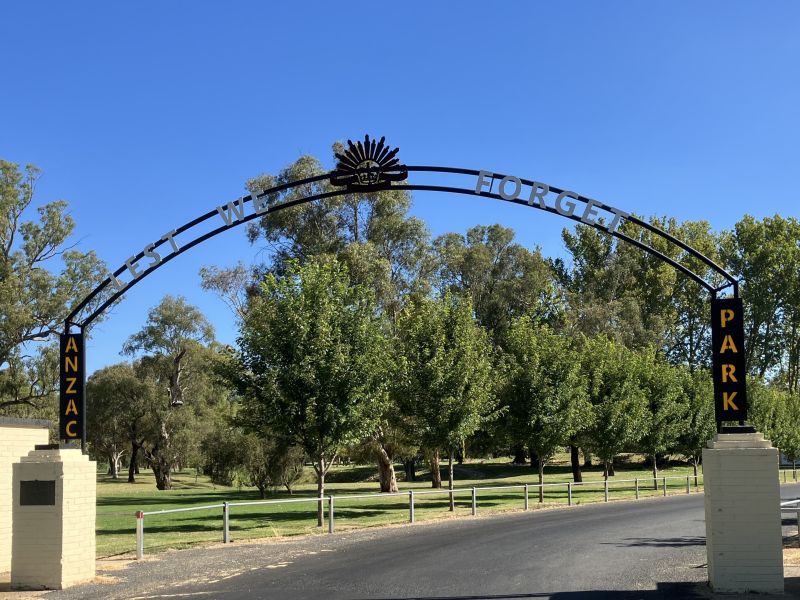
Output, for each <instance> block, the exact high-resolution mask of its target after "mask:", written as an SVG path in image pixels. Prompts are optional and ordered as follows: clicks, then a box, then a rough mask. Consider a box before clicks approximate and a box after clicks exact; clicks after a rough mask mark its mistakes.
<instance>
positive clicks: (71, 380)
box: [64, 377, 78, 394]
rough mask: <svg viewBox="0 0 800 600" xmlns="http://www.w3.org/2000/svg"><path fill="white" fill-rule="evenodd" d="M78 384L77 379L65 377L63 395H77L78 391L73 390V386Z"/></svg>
mask: <svg viewBox="0 0 800 600" xmlns="http://www.w3.org/2000/svg"><path fill="white" fill-rule="evenodd" d="M77 382H78V378H77V377H67V383H68V384H69V385H68V386H67V391H66V392H64V393H65V394H77V393H78V390H76V389H75V384H76V383H77Z"/></svg>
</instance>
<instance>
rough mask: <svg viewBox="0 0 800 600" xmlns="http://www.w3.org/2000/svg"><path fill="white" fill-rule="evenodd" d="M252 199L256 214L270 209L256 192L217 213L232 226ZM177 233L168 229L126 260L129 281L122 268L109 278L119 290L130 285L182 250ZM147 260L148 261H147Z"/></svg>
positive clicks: (265, 198)
mask: <svg viewBox="0 0 800 600" xmlns="http://www.w3.org/2000/svg"><path fill="white" fill-rule="evenodd" d="M248 198H249V199H251V200H252V206H253V210H254V213H255V214H256V215H261V214H264V213H266V212H267V211H269V205H268V203H267V202H268V201H267V196H262V197H261V198H259V197H258V196H256V195H255V194H252V195H250V196H242V197H240V198H237V199H236V200H234V201H232V202H228V204H227V205H225V206H218V207H217V214H218V215H219V216H220V218H221V219H222V222H223V223H224V224H225V226H226V227H231V226H233V225H236V224H237V223H239V222H241V221H243V220H244V218H245V216H246V213H245V204H244V203H245V201H246V200H247V199H248ZM176 235H177V231H176V230H175V229H173V230H172V231H168V232H167V233H165V234H164V235H162V236H161V237H160V238H159V239H158V240H157V241H155V242H153V243H152V244H148V245H147V246H145V247H144V249H143V250H142V252H141V253H140V254H141V257H139V258H137V255H133V256H131V257H130V258H128V260H126V261H125V263H124V264H123V267H122V269H123V270H127V271H128V273H129V274H130V276H131V279H130V280H129V281H122V280H120V279H119V275H120V274H121V273H122V271H120V269H117V271H120V273H117V274H116V275H115V274H114V273H110V274H109V279H110V280H111V285H112V286H114V288H116V290H117V291H122V290H123V289H125V288H126V287H128V286H129V285H130V284H131V283H133V282H134V281H135V280H137V279H138V278H139V277H141V276H142V275H144V273H145V271H147V270H149V269H154V268H155V267H157V266H158V265H159V264H161V263H162V262H163V261H164V260H165V258H167V257H168V256H170V255H173V254H177V253H178V252H180V250H181V247H180V246H179V245H178V242H177V241H176V240H175V236H176ZM167 242H168V243H169V246H168V247H167V248H168V249H169V253H168V254H163V252H164V251H163V250H160V251H159V249H160V248H161V246H162V245H165V244H166V243H167ZM145 261H147V262H145Z"/></svg>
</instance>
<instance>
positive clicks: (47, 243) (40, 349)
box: [0, 160, 106, 413]
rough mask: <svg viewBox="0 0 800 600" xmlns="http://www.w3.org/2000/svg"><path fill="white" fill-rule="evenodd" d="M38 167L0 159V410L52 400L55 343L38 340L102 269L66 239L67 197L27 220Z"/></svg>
mask: <svg viewBox="0 0 800 600" xmlns="http://www.w3.org/2000/svg"><path fill="white" fill-rule="evenodd" d="M39 173H40V172H39V169H37V168H36V167H34V166H31V165H28V166H27V167H25V169H24V171H23V170H20V167H19V165H17V164H15V163H11V162H7V161H4V160H0V410H3V411H4V412H6V413H11V412H13V411H17V410H18V409H20V408H27V409H31V410H33V411H34V412H35V411H38V410H41V409H43V408H44V407H45V405H46V403H47V401H48V400H49V399H52V398H53V394H54V393H55V391H56V390H57V388H58V366H57V365H58V360H57V357H56V355H57V349H56V348H54V347H53V346H49V345H43V344H41V343H39V342H43V341H46V340H48V339H50V338H51V337H53V336H55V335H57V334H58V333H61V332H62V331H63V322H64V319H65V318H66V316H67V315H68V314H69V312H70V309H71V306H72V305H73V304H74V303H76V302H77V301H79V300H80V299H82V298H83V297H84V296H85V295H87V294H88V292H89V291H91V290H92V289H93V288H94V287H95V286H96V285H97V284H98V283H99V282H100V281H102V280H103V278H104V277H105V273H106V268H105V266H104V265H103V263H102V262H101V261H100V260H99V259H98V258H97V257H96V256H95V254H94V252H88V253H83V252H80V251H79V250H76V249H75V245H74V244H73V243H71V242H70V236H71V235H72V233H73V231H74V229H75V221H74V220H73V219H72V217H71V216H70V215H69V214H68V213H67V212H66V211H67V203H66V202H64V201H60V200H59V201H53V202H48V203H46V204H43V205H40V206H37V207H36V210H35V216H34V217H33V218H30V219H29V218H28V217H29V216H31V215H30V213H31V212H32V210H33V208H34V205H33V201H34V196H35V191H36V181H37V179H38V177H39ZM92 306H96V302H94V303H92ZM90 308H91V307H90ZM12 409H13V410H12Z"/></svg>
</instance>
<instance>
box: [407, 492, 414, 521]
mask: <svg viewBox="0 0 800 600" xmlns="http://www.w3.org/2000/svg"><path fill="white" fill-rule="evenodd" d="M408 522H409V523H413V522H414V490H408Z"/></svg>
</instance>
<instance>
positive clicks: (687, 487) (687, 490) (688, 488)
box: [686, 475, 692, 494]
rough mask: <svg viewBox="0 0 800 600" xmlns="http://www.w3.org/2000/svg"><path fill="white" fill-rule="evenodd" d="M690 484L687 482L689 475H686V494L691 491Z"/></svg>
mask: <svg viewBox="0 0 800 600" xmlns="http://www.w3.org/2000/svg"><path fill="white" fill-rule="evenodd" d="M690 485H691V484H690V483H689V476H688V475H687V476H686V493H687V494H691V493H692V489H691V487H690Z"/></svg>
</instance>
